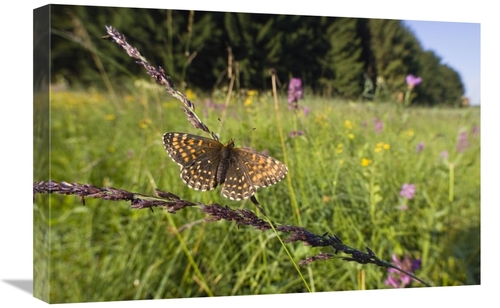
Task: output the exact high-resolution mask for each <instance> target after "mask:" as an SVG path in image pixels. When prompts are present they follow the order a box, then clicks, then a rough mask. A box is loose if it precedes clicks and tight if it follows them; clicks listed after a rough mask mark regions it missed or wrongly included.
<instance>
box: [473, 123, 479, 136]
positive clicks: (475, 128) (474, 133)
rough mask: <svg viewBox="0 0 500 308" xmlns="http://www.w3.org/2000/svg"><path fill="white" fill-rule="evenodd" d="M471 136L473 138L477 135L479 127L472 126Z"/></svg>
mask: <svg viewBox="0 0 500 308" xmlns="http://www.w3.org/2000/svg"><path fill="white" fill-rule="evenodd" d="M471 134H472V135H474V136H477V135H479V125H476V124H474V126H472V130H471Z"/></svg>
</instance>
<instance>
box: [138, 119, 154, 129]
mask: <svg viewBox="0 0 500 308" xmlns="http://www.w3.org/2000/svg"><path fill="white" fill-rule="evenodd" d="M149 124H151V120H150V119H142V120H141V121H140V122H139V127H140V128H142V129H146V128H147V127H148V125H149Z"/></svg>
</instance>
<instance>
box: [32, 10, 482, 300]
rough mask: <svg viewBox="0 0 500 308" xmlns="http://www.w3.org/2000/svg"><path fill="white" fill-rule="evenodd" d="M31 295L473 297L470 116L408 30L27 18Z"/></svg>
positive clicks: (225, 20)
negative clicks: (429, 293)
mask: <svg viewBox="0 0 500 308" xmlns="http://www.w3.org/2000/svg"><path fill="white" fill-rule="evenodd" d="M33 31H34V36H33V37H34V59H35V61H34V63H35V67H34V75H35V76H34V102H33V108H34V109H33V110H34V119H33V121H34V131H33V147H34V158H33V159H34V160H33V194H34V198H33V200H34V202H33V217H34V226H33V228H34V230H33V238H34V243H33V247H34V250H33V251H34V255H33V262H34V263H33V264H34V273H33V275H34V296H35V297H37V298H39V299H41V300H43V301H46V302H49V303H79V302H102V301H125V300H146V299H174V298H194V297H197V298H199V297H219V296H238V295H268V294H292V293H309V292H340V291H347V290H349V291H356V290H357V291H360V292H361V291H362V290H382V289H386V290H387V289H399V288H419V289H423V288H430V287H454V286H463V285H478V284H480V283H481V280H480V262H479V260H480V233H479V230H480V184H481V183H480V155H479V154H480V124H481V123H480V117H479V114H480V107H479V101H478V99H477V98H476V97H470V96H467V95H466V89H470V87H466V84H465V79H464V76H462V74H460V73H459V72H458V71H457V70H456V69H455V68H454V67H452V66H450V65H448V64H446V63H444V62H443V61H441V58H440V56H439V55H438V54H437V53H436V52H435V51H433V50H429V49H426V48H425V47H424V46H423V45H422V43H421V42H420V40H419V38H418V37H417V35H416V33H415V32H414V31H413V30H412V29H411V28H410V27H409V25H408V24H407V23H405V21H401V20H385V19H367V18H347V17H335V16H300V15H284V14H260V13H259V14H257V13H241V12H214V11H196V10H169V9H139V8H117V7H96V6H70V5H48V6H44V7H41V8H38V9H36V10H34V29H33Z"/></svg>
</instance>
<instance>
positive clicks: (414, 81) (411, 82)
mask: <svg viewBox="0 0 500 308" xmlns="http://www.w3.org/2000/svg"><path fill="white" fill-rule="evenodd" d="M406 83H407V84H408V88H409V89H413V88H415V87H416V86H418V85H419V84H421V83H422V78H420V77H416V76H413V75H411V74H410V75H408V76H406Z"/></svg>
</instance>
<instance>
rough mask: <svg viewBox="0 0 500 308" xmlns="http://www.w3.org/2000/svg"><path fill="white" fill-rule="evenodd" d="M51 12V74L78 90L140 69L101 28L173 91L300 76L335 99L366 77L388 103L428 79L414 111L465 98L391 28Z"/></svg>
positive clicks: (448, 74)
mask: <svg viewBox="0 0 500 308" xmlns="http://www.w3.org/2000/svg"><path fill="white" fill-rule="evenodd" d="M51 10H52V15H51V16H52V20H51V22H52V23H51V27H52V34H53V35H52V49H51V52H52V58H53V63H52V69H53V70H52V73H53V76H55V77H56V80H60V81H65V82H68V83H69V84H70V85H80V86H82V87H83V88H85V87H87V86H89V85H92V86H96V87H100V88H104V87H105V86H106V87H107V90H108V91H109V92H117V90H116V89H111V87H112V86H111V85H110V84H109V83H106V82H103V81H105V78H109V79H113V80H115V81H118V82H119V84H122V85H124V87H127V85H129V84H131V81H130V78H133V76H137V75H138V74H139V70H140V68H139V67H135V68H131V69H130V70H127V69H125V68H124V67H123V65H122V63H126V62H125V61H126V55H124V54H123V53H120V52H119V51H117V50H116V49H115V48H112V46H110V44H108V43H107V42H106V41H103V40H101V39H100V38H101V37H102V35H103V33H104V26H105V25H112V26H113V27H115V28H117V29H119V30H120V31H121V32H122V33H124V34H125V35H126V36H128V37H133V38H134V39H135V41H136V46H137V47H138V48H139V49H141V50H145V51H146V53H145V57H146V58H147V59H148V60H149V61H150V62H151V63H153V64H156V65H160V66H162V67H164V68H166V69H167V70H168V72H169V74H170V76H171V77H172V79H173V81H174V82H175V84H176V85H177V86H178V87H179V88H180V89H185V88H186V87H188V88H192V89H201V90H204V91H214V92H215V91H217V90H218V89H219V88H222V89H223V87H224V86H225V84H226V83H225V80H227V79H230V78H231V76H230V74H234V76H235V86H236V89H237V90H239V89H256V90H260V91H263V90H264V91H265V90H268V89H269V84H270V74H269V71H270V70H274V71H276V72H277V75H278V77H279V82H280V86H281V88H284V87H285V86H286V82H287V80H289V78H290V77H298V78H301V79H302V80H303V82H304V87H305V88H306V89H309V91H312V92H313V93H317V94H327V95H329V96H335V97H339V98H355V97H358V96H359V95H361V94H362V92H363V82H364V77H363V76H364V73H366V76H368V77H369V78H370V79H371V80H372V82H373V83H375V80H376V79H377V78H379V77H383V78H384V80H385V86H387V89H388V90H389V92H390V93H391V96H390V98H389V100H390V101H396V98H397V95H398V93H400V92H404V91H405V80H404V78H405V76H406V75H408V74H414V75H417V76H422V77H423V79H424V80H426V82H427V80H428V81H429V83H428V85H423V86H422V87H420V88H419V89H418V90H417V91H415V93H414V94H415V95H416V97H415V98H414V99H412V102H413V104H415V105H438V104H444V105H457V104H458V103H459V102H460V98H461V96H462V95H463V92H464V89H463V85H462V83H461V80H460V76H459V75H458V73H457V72H456V71H454V70H453V69H452V68H450V67H447V66H445V65H442V64H440V59H439V58H438V57H437V56H436V55H435V54H434V53H432V52H427V51H423V49H422V47H421V45H420V44H419V42H418V41H417V39H416V38H415V36H414V35H413V34H412V33H411V31H409V30H408V29H406V28H405V27H404V26H403V25H402V24H401V22H400V21H398V20H381V19H354V18H339V17H316V16H293V15H273V14H249V13H232V12H206V11H183V10H156V9H128V8H110V7H91V6H65V5H52V6H51ZM82 46H83V47H85V48H82ZM101 62H102V63H101ZM89 63H91V65H89ZM104 68H105V69H104ZM230 70H232V73H229V71H230ZM99 81H100V82H99ZM120 90H122V89H120Z"/></svg>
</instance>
